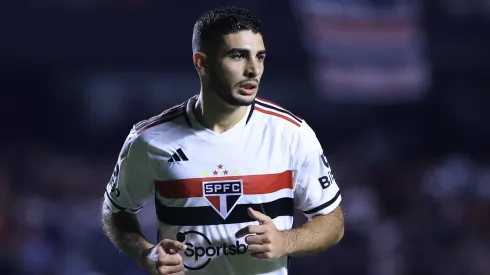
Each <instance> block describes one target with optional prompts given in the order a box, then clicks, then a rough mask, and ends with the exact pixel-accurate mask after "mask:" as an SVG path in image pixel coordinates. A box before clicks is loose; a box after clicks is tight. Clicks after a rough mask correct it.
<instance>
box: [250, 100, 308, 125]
mask: <svg viewBox="0 0 490 275" xmlns="http://www.w3.org/2000/svg"><path fill="white" fill-rule="evenodd" d="M255 103H257V105H259V106H262V107H265V108H269V109H272V110H274V111H278V112H280V113H283V114H287V115H289V116H290V117H292V118H294V119H295V120H296V121H298V122H299V123H302V122H303V121H302V120H301V119H300V118H298V117H297V116H295V115H293V114H292V113H291V112H290V111H288V110H284V109H280V108H277V107H276V106H273V105H270V104H267V103H264V102H260V101H258V100H255Z"/></svg>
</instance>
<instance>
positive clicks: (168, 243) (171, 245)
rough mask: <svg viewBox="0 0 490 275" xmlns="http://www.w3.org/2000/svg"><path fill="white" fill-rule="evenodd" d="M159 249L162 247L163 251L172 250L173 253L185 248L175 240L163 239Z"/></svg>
mask: <svg viewBox="0 0 490 275" xmlns="http://www.w3.org/2000/svg"><path fill="white" fill-rule="evenodd" d="M159 245H160V246H161V247H163V248H164V249H165V250H170V249H173V250H175V251H182V250H185V249H186V248H187V246H186V245H185V244H183V243H181V242H178V241H175V240H169V239H165V240H163V241H161V242H160V243H159Z"/></svg>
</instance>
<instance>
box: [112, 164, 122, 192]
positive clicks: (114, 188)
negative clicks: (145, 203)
mask: <svg viewBox="0 0 490 275" xmlns="http://www.w3.org/2000/svg"><path fill="white" fill-rule="evenodd" d="M119 169H120V168H119V163H117V164H116V167H115V168H114V172H112V176H111V179H110V180H109V185H110V186H111V193H112V194H114V196H116V197H119V196H120V195H121V192H120V191H119V189H117V178H118V177H119Z"/></svg>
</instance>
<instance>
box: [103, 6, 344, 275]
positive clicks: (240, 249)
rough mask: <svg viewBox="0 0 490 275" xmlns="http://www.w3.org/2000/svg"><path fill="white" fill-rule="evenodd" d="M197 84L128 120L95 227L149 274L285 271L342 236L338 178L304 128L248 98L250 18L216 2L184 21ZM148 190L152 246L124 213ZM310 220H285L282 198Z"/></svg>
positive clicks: (251, 92) (256, 67)
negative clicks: (153, 111) (167, 104)
mask: <svg viewBox="0 0 490 275" xmlns="http://www.w3.org/2000/svg"><path fill="white" fill-rule="evenodd" d="M192 47H193V52H194V55H193V60H194V66H195V68H196V70H197V72H198V74H199V76H200V79H201V91H200V94H199V95H197V96H194V97H192V98H190V99H189V100H188V101H186V102H185V103H183V104H180V105H177V106H175V107H173V108H170V109H168V110H166V111H164V112H163V113H162V114H160V115H158V116H155V117H153V118H150V119H149V120H146V121H143V122H140V123H138V124H136V125H134V127H133V128H132V130H131V132H130V134H129V136H128V138H127V139H126V141H125V143H124V146H123V148H122V150H121V153H120V156H119V159H118V162H117V164H116V168H115V171H114V173H113V176H112V178H111V181H110V183H109V184H108V186H107V189H106V192H105V201H104V204H103V210H102V211H103V213H102V215H103V224H104V230H105V232H106V234H107V236H108V237H109V238H110V240H111V241H112V242H113V243H114V244H115V245H116V247H117V248H118V249H120V250H121V251H123V252H124V253H127V254H128V255H130V256H131V257H132V258H133V259H134V260H135V261H137V262H138V263H139V264H140V265H141V266H142V267H144V268H145V269H147V270H148V271H149V272H150V273H152V274H184V273H185V274H213V275H219V274H237V275H240V274H274V275H276V274H277V275H278V274H287V264H288V257H289V256H293V255H304V254H307V253H313V252H318V251H322V250H324V249H326V248H327V247H329V246H331V245H333V244H335V243H337V242H338V241H339V240H340V239H341V238H342V235H343V215H342V212H341V210H340V207H339V204H340V200H341V196H340V193H339V188H338V186H337V184H336V183H335V180H334V178H333V176H332V174H331V169H330V166H329V164H328V162H327V160H326V158H325V156H324V155H323V152H322V148H321V146H320V144H319V142H318V140H317V138H316V136H315V134H314V132H313V130H312V129H311V128H310V127H309V126H308V125H307V124H306V122H304V121H303V120H302V119H300V118H298V117H296V116H295V115H293V114H291V113H290V112H289V111H287V110H285V109H283V108H282V107H279V106H277V105H276V104H274V103H270V102H268V101H265V100H263V99H259V98H256V94H257V91H258V89H259V84H260V79H261V77H262V73H263V71H264V59H265V56H266V51H265V47H264V42H263V40H262V34H261V25H260V22H259V21H258V19H257V18H256V17H255V16H254V15H252V14H251V13H249V12H248V11H246V10H243V9H239V8H232V7H229V8H220V9H216V10H213V11H209V12H207V13H205V14H204V15H202V17H201V18H199V20H198V21H197V23H196V24H195V27H194V33H193V39H192ZM151 195H154V196H155V207H156V212H157V213H156V214H157V217H158V221H159V228H158V244H157V245H153V244H151V243H149V242H148V241H147V240H146V239H145V237H144V236H143V235H142V233H141V229H140V226H139V223H138V221H137V218H136V216H135V214H136V213H137V212H138V211H139V210H140V209H141V208H142V207H143V205H144V204H145V202H146V200H147V199H148V198H149V197H150V196H151ZM295 207H296V208H298V209H300V210H302V211H303V212H304V213H305V215H307V216H308V217H309V218H310V220H309V221H308V222H307V223H306V224H304V225H303V226H301V227H300V228H296V229H291V228H292V224H293V218H292V217H293V211H294V208H295Z"/></svg>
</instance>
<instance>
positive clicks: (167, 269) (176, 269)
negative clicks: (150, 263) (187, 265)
mask: <svg viewBox="0 0 490 275" xmlns="http://www.w3.org/2000/svg"><path fill="white" fill-rule="evenodd" d="M183 270H184V265H183V264H180V265H176V266H160V267H158V268H157V271H158V274H179V273H180V272H183Z"/></svg>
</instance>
